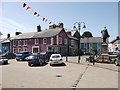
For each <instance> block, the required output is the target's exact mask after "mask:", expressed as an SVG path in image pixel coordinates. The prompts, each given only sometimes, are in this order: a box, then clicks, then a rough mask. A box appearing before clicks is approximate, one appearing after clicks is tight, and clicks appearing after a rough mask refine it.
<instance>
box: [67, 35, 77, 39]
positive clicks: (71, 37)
mask: <svg viewBox="0 0 120 90" xmlns="http://www.w3.org/2000/svg"><path fill="white" fill-rule="evenodd" d="M68 38H70V39H75V40H78V39H77V38H76V37H73V36H71V35H68Z"/></svg>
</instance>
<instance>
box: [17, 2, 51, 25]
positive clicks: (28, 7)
mask: <svg viewBox="0 0 120 90" xmlns="http://www.w3.org/2000/svg"><path fill="white" fill-rule="evenodd" d="M19 1H20V2H22V0H19ZM26 6H27V4H26V3H23V8H25V7H26ZM25 9H26V10H30V12H31V13H33V14H34V15H35V16H37V17H41V18H42V19H43V21H45V22H48V19H46V18H44V17H43V16H41V15H40V14H39V13H38V12H35V10H33V9H32V8H31V7H30V6H27V7H26V8H25ZM51 23H52V22H49V24H51Z"/></svg>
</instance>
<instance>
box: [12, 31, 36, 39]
mask: <svg viewBox="0 0 120 90" xmlns="http://www.w3.org/2000/svg"><path fill="white" fill-rule="evenodd" d="M36 33H37V32H29V33H22V34H19V35H17V36H14V37H12V38H11V39H26V38H33V36H34V35H35V34H36Z"/></svg>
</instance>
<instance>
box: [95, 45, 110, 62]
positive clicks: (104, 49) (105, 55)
mask: <svg viewBox="0 0 120 90" xmlns="http://www.w3.org/2000/svg"><path fill="white" fill-rule="evenodd" d="M97 61H98V62H108V63H110V59H109V54H108V44H107V43H103V44H102V54H101V55H100V56H99V57H98V58H97Z"/></svg>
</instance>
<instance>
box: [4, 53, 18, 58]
mask: <svg viewBox="0 0 120 90" xmlns="http://www.w3.org/2000/svg"><path fill="white" fill-rule="evenodd" d="M2 56H3V57H5V58H7V59H14V58H15V57H16V55H15V54H14V53H12V52H8V53H4V54H2Z"/></svg>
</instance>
